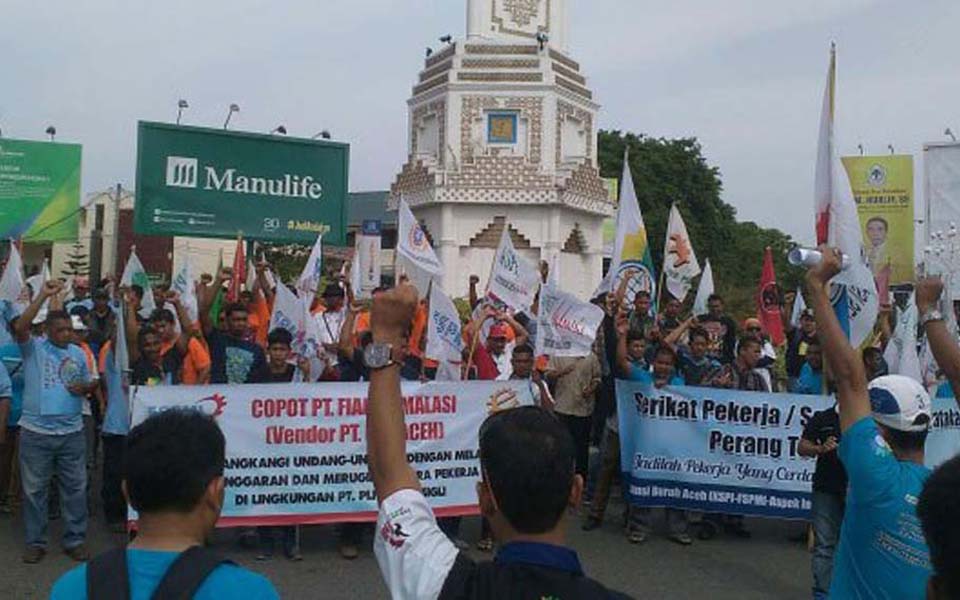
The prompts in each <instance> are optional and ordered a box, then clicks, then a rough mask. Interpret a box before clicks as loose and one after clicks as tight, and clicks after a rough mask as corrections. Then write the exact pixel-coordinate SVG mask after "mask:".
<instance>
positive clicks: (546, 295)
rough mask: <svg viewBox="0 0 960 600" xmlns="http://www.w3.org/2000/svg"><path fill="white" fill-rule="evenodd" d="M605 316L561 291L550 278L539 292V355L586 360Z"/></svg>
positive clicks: (600, 311)
mask: <svg viewBox="0 0 960 600" xmlns="http://www.w3.org/2000/svg"><path fill="white" fill-rule="evenodd" d="M551 272H552V270H551ZM603 315H604V313H603V309H602V308H600V307H599V306H597V305H596V304H591V303H589V302H581V301H580V300H578V299H577V298H576V297H575V296H573V295H572V294H568V293H566V292H562V291H560V290H559V289H557V284H556V281H555V280H554V279H553V277H552V276H551V277H548V278H547V283H546V284H545V285H543V286H542V287H541V288H540V313H539V314H538V315H537V348H536V355H537V356H542V355H544V354H546V355H548V356H587V355H588V354H590V352H592V350H593V341H594V340H595V339H596V337H597V330H598V329H599V328H600V324H601V323H602V322H603Z"/></svg>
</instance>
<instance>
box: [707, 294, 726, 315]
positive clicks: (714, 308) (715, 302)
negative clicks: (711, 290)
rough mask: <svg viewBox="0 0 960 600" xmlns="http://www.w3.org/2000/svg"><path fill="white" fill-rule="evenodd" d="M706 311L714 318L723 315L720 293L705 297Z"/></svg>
mask: <svg viewBox="0 0 960 600" xmlns="http://www.w3.org/2000/svg"><path fill="white" fill-rule="evenodd" d="M707 313H708V314H709V315H710V316H711V317H715V318H716V317H721V316H723V297H722V296H721V295H720V294H711V295H710V297H709V298H707Z"/></svg>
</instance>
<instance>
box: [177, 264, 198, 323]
mask: <svg viewBox="0 0 960 600" xmlns="http://www.w3.org/2000/svg"><path fill="white" fill-rule="evenodd" d="M170 290H171V291H173V292H176V293H177V295H178V296H179V297H180V303H181V304H183V308H184V309H185V310H186V311H187V316H189V317H190V321H191V322H196V321H197V320H198V319H199V318H200V310H199V305H198V303H197V289H196V287H195V284H194V279H193V264H192V262H191V260H190V256H189V255H188V256H185V257H184V259H183V263H181V265H180V268H179V269H178V270H177V273H176V275H174V277H173V281H171V282H170ZM178 322H179V320H178Z"/></svg>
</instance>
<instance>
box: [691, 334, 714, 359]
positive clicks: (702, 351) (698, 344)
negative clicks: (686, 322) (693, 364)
mask: <svg viewBox="0 0 960 600" xmlns="http://www.w3.org/2000/svg"><path fill="white" fill-rule="evenodd" d="M708 348H710V334H708V333H707V332H706V330H704V329H703V328H701V327H696V328H694V329H693V330H691V331H690V355H691V356H693V357H694V358H696V359H701V358H703V357H704V356H706V355H707V349H708Z"/></svg>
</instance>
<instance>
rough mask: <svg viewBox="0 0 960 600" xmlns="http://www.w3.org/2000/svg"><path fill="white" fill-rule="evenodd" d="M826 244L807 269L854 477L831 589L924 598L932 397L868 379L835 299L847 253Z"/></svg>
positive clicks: (911, 384) (899, 379)
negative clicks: (922, 508) (922, 505)
mask: <svg viewBox="0 0 960 600" xmlns="http://www.w3.org/2000/svg"><path fill="white" fill-rule="evenodd" d="M820 250H821V252H822V253H823V256H824V258H823V262H822V263H821V264H820V265H817V266H816V267H814V268H812V269H811V270H810V271H809V273H808V274H807V288H808V292H809V294H810V297H811V300H812V304H813V308H814V310H815V312H816V314H817V315H818V316H819V317H820V323H819V332H818V333H819V336H820V339H821V341H822V342H823V350H824V353H825V354H826V358H827V361H828V362H829V363H830V366H831V368H832V370H833V374H834V377H835V379H836V385H837V402H838V405H839V407H840V429H841V431H842V434H843V435H842V438H841V440H840V447H839V455H840V460H841V462H842V463H843V466H844V468H845V469H846V472H847V476H848V479H849V487H848V491H847V504H846V510H845V512H844V516H843V526H842V529H841V532H840V545H839V547H838V548H837V551H836V555H835V558H834V567H833V580H832V582H831V585H830V597H831V598H898V599H911V598H916V599H921V598H924V597H925V592H926V585H927V578H928V577H929V576H930V557H929V552H928V550H927V545H926V543H925V542H924V539H923V533H922V531H921V528H920V522H919V520H918V518H917V510H916V507H917V498H918V497H919V496H920V492H921V490H922V488H923V483H924V481H925V480H926V479H927V477H928V476H929V475H930V470H929V469H927V468H926V467H925V466H924V465H923V459H924V444H925V442H926V437H927V433H928V431H929V428H930V422H931V414H930V398H929V396H928V395H927V392H926V391H925V390H924V389H923V386H922V385H920V383H919V382H917V381H914V380H913V379H910V378H908V377H903V376H899V375H888V376H884V377H879V378H877V379H875V380H873V381H872V382H870V384H869V385H868V384H867V376H866V372H865V369H864V365H863V361H862V360H861V359H860V357H859V356H858V354H857V352H856V351H855V350H854V349H853V348H852V347H851V346H850V343H849V341H848V340H847V337H846V335H845V334H844V332H843V330H842V329H841V327H840V323H839V321H838V320H837V317H836V315H835V314H834V312H833V307H832V305H831V303H830V295H829V286H830V280H831V279H833V277H834V276H836V275H837V274H839V273H840V265H841V256H842V255H841V253H840V251H839V250H837V249H834V248H828V247H826V246H823V247H821V249H820ZM941 318H942V317H941Z"/></svg>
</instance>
